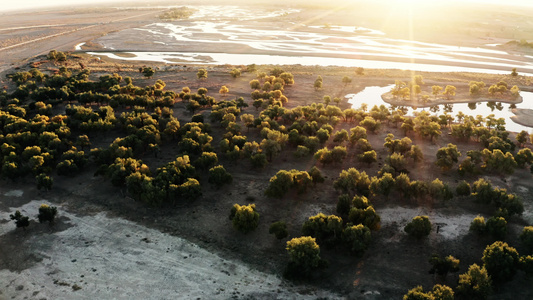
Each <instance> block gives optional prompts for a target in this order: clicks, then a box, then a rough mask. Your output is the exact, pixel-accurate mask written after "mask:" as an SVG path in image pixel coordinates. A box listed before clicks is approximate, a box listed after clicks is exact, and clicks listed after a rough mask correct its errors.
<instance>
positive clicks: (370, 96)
mask: <svg viewBox="0 0 533 300" xmlns="http://www.w3.org/2000/svg"><path fill="white" fill-rule="evenodd" d="M393 87H394V85H389V86H385V87H380V86H369V87H366V88H365V89H363V90H362V91H361V92H359V93H357V94H348V95H346V96H345V98H348V103H351V104H352V107H354V108H359V107H361V104H363V103H366V104H367V105H368V109H371V108H372V107H373V106H374V105H377V106H380V105H382V104H383V105H385V106H387V107H389V106H390V105H389V104H388V103H386V102H385V101H383V99H381V95H383V94H384V93H387V92H389V91H390V90H391V88H393ZM520 95H521V96H522V98H523V102H522V103H520V104H517V105H516V108H530V107H528V105H527V103H532V102H533V93H531V92H520ZM443 106H444V105H439V107H440V110H439V111H438V112H437V114H439V115H440V114H442V113H443V112H442V108H443ZM502 106H503V109H502V110H497V109H494V110H491V108H490V107H488V106H487V102H481V103H478V104H477V105H476V108H475V109H474V110H472V109H470V108H469V107H468V104H467V103H458V104H453V106H452V112H451V113H450V114H451V115H453V116H455V115H456V114H457V113H458V112H460V111H462V112H463V113H464V114H465V115H471V116H477V115H481V116H483V117H487V116H488V115H490V114H494V115H495V117H496V118H504V119H505V128H506V129H507V130H508V131H511V132H520V131H522V130H525V131H527V132H530V133H532V132H533V129H532V128H531V127H526V126H523V125H520V124H517V123H515V122H514V121H513V120H512V119H511V116H514V114H513V113H512V112H511V110H510V109H509V106H510V104H506V103H502ZM407 109H408V113H407V115H410V116H412V115H413V112H414V111H415V110H414V109H412V108H411V107H407ZM422 110H428V111H429V108H423V109H422V108H418V109H417V110H416V111H422Z"/></svg>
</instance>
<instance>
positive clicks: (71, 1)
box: [0, 0, 132, 11]
mask: <svg viewBox="0 0 533 300" xmlns="http://www.w3.org/2000/svg"><path fill="white" fill-rule="evenodd" d="M0 2H2V3H1V4H0V11H9V10H21V9H34V8H40V7H51V6H64V7H72V6H76V5H92V4H96V3H104V2H129V3H131V2H132V1H131V0H112V1H111V0H22V1H11V0H1V1H0ZM4 2H5V3H4Z"/></svg>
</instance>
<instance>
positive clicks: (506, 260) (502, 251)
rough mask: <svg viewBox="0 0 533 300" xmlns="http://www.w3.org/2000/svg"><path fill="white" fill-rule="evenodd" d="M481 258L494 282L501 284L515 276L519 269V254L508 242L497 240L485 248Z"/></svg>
mask: <svg viewBox="0 0 533 300" xmlns="http://www.w3.org/2000/svg"><path fill="white" fill-rule="evenodd" d="M481 260H482V261H483V266H484V267H485V268H486V269H487V272H488V273H489V275H490V278H491V279H492V280H493V282H494V284H501V283H504V282H506V281H509V280H511V279H512V278H513V277H514V275H515V273H516V271H517V269H518V263H519V255H518V252H517V251H516V249H515V248H513V247H510V246H509V245H507V243H504V242H502V241H496V242H494V243H493V244H492V245H489V246H487V247H486V248H485V250H484V251H483V257H482V258H481Z"/></svg>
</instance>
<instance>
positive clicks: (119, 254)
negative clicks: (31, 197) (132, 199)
mask: <svg viewBox="0 0 533 300" xmlns="http://www.w3.org/2000/svg"><path fill="white" fill-rule="evenodd" d="M41 203H43V201H32V202H30V203H28V204H26V205H24V206H23V207H21V208H17V209H19V210H21V211H23V212H24V214H26V215H29V216H31V217H32V218H33V217H34V216H35V215H37V210H38V207H39V205H40V204H41ZM14 210H15V209H13V211H14ZM58 210H59V215H61V216H64V217H67V218H68V219H70V220H69V221H68V222H69V223H70V224H71V225H72V226H71V227H69V228H68V229H66V230H64V231H60V232H54V233H50V234H49V235H48V234H43V235H35V236H32V237H31V238H30V240H29V241H28V242H27V243H26V244H28V245H31V246H30V247H32V249H31V250H32V252H33V253H34V254H35V255H36V256H37V257H40V258H42V261H41V262H39V263H36V264H35V265H34V266H33V267H31V268H29V269H26V270H23V271H22V272H20V273H16V272H11V271H9V270H0V278H2V280H1V281H2V286H1V287H0V289H1V290H2V294H0V299H2V297H5V298H6V299H12V298H13V299H23V298H25V299H41V298H47V299H197V298H201V299H228V298H231V297H236V298H246V297H248V298H255V299H276V298H279V299H296V298H297V299H308V298H309V299H316V298H317V297H327V298H329V299H332V298H338V297H337V296H336V295H333V294H331V293H329V292H325V291H320V290H316V289H312V288H308V287H294V286H292V285H291V284H290V283H287V282H285V281H284V280H282V279H280V278H279V277H277V276H274V275H271V274H267V273H262V272H259V271H257V270H254V269H251V268H249V267H247V266H245V265H243V264H242V263H240V262H238V261H231V260H227V259H223V258H221V257H220V256H218V255H216V254H214V253H211V252H208V251H206V250H204V249H202V248H200V247H199V246H197V245H195V244H192V243H190V242H188V241H185V240H183V239H181V238H178V237H174V236H170V235H168V234H164V233H161V232H159V231H157V230H153V229H149V228H146V227H143V226H141V225H138V224H136V223H133V222H130V221H127V220H124V219H121V218H109V217H107V216H106V214H105V213H99V214H97V215H94V216H83V217H79V216H76V215H73V214H70V213H68V212H66V211H64V210H63V209H62V208H61V207H58ZM8 215H9V213H0V219H6V218H9V216H8ZM32 225H34V224H32ZM34 226H46V225H34ZM9 230H15V226H14V224H13V223H12V222H8V223H0V231H1V232H6V231H9ZM27 230H28V231H31V230H32V229H31V226H30V227H29V228H28V229H27ZM54 281H55V283H54ZM75 284H76V285H77V286H79V287H81V289H79V290H78V291H74V289H73V286H74V285H75ZM299 290H302V291H304V292H303V293H305V294H300V293H299V292H298V291H299ZM36 292H38V293H36ZM35 293H36V294H35Z"/></svg>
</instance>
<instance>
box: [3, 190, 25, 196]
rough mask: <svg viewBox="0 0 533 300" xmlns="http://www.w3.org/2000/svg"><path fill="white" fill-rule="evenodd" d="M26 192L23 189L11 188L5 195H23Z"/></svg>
mask: <svg viewBox="0 0 533 300" xmlns="http://www.w3.org/2000/svg"><path fill="white" fill-rule="evenodd" d="M23 194H24V191H23V190H11V191H8V192H5V193H4V196H6V197H22V195H23Z"/></svg>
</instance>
